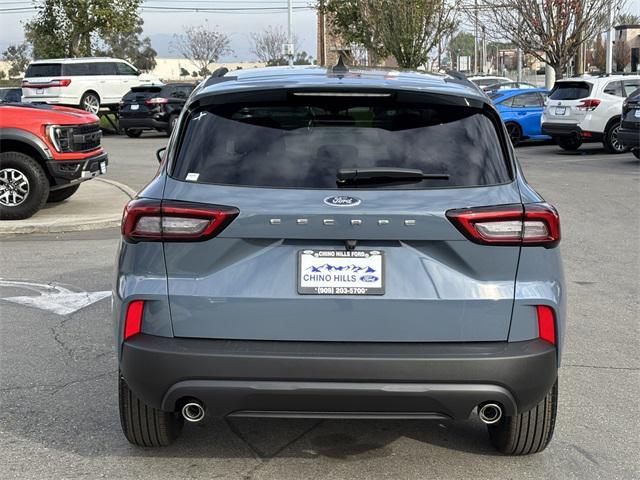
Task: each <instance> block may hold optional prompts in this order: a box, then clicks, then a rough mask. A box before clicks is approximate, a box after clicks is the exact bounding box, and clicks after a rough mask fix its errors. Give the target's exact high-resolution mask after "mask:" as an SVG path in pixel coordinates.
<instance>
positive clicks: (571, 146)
mask: <svg viewBox="0 0 640 480" xmlns="http://www.w3.org/2000/svg"><path fill="white" fill-rule="evenodd" d="M638 87H640V75H601V76H598V77H591V76H588V75H585V76H582V77H575V78H569V79H565V80H559V81H557V82H556V84H555V85H554V87H553V89H552V90H551V93H550V94H549V100H548V101H547V104H546V106H545V109H544V112H543V114H542V132H543V133H545V134H547V135H550V136H551V137H553V138H554V140H555V141H556V142H557V143H558V145H559V146H560V147H561V148H563V149H564V150H570V151H573V150H577V149H578V148H580V145H582V143H583V142H589V141H601V142H602V144H603V145H604V148H605V150H606V151H607V152H609V153H622V152H624V151H625V150H626V147H625V146H624V145H623V144H622V143H621V142H620V141H619V140H618V130H619V128H620V112H621V111H622V102H623V101H624V99H625V98H626V97H627V95H629V94H630V93H631V92H633V91H634V90H635V89H637V88H638Z"/></svg>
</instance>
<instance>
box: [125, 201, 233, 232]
mask: <svg viewBox="0 0 640 480" xmlns="http://www.w3.org/2000/svg"><path fill="white" fill-rule="evenodd" d="M239 213H240V211H239V210H238V209H237V208H234V207H226V206H220V205H206V204H199V203H187V202H175V201H160V200H152V199H144V198H142V199H134V200H131V201H130V202H129V203H128V204H127V206H126V207H125V209H124V214H123V217H122V227H121V230H122V235H123V237H124V238H125V240H127V241H130V242H141V241H163V242H189V241H191V242H193V241H202V240H207V239H209V238H212V237H215V236H216V235H218V234H219V233H220V232H221V231H222V230H224V229H225V228H226V227H227V225H229V223H231V222H232V221H233V219H234V218H236V217H237V216H238V214H239Z"/></svg>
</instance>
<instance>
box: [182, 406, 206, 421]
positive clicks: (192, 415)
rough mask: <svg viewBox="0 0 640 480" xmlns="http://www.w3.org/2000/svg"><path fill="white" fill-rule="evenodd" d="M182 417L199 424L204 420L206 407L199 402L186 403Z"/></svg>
mask: <svg viewBox="0 0 640 480" xmlns="http://www.w3.org/2000/svg"><path fill="white" fill-rule="evenodd" d="M182 416H183V417H184V419H185V420H186V421H187V422H194V423H195V422H199V421H200V420H202V419H203V418H204V407H203V406H202V404H200V403H198V402H189V403H185V404H184V406H183V407H182Z"/></svg>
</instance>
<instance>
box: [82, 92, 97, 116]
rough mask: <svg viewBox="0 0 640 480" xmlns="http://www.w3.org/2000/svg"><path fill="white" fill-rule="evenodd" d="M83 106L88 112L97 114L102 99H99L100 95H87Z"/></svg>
mask: <svg viewBox="0 0 640 480" xmlns="http://www.w3.org/2000/svg"><path fill="white" fill-rule="evenodd" d="M82 108H83V109H84V110H86V111H87V112H90V113H93V114H94V115H97V114H98V111H99V110H100V100H98V97H96V96H95V95H91V94H90V95H87V96H85V97H84V102H83V104H82Z"/></svg>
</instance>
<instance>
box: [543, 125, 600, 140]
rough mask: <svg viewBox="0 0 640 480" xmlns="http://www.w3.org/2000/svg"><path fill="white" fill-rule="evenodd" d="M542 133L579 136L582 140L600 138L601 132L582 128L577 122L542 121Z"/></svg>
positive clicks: (555, 135)
mask: <svg viewBox="0 0 640 480" xmlns="http://www.w3.org/2000/svg"><path fill="white" fill-rule="evenodd" d="M541 130H542V133H544V134H545V135H549V136H550V137H579V138H581V139H583V140H602V133H600V132H589V131H586V130H583V129H582V128H581V127H580V126H579V125H578V124H577V123H550V122H544V123H543V124H542V127H541Z"/></svg>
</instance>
